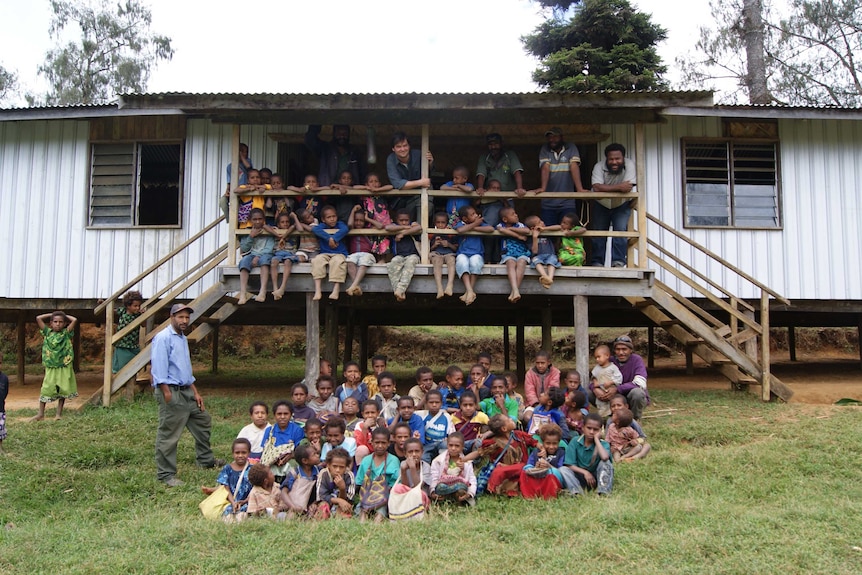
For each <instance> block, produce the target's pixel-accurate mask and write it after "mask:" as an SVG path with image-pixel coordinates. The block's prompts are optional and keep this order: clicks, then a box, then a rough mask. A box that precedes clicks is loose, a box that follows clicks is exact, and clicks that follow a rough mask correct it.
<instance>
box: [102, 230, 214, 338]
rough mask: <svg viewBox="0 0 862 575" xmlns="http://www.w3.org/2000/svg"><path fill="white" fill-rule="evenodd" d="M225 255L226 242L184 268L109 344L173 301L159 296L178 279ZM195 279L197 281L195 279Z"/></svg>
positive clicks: (145, 304) (180, 279) (170, 298)
mask: <svg viewBox="0 0 862 575" xmlns="http://www.w3.org/2000/svg"><path fill="white" fill-rule="evenodd" d="M226 255H227V244H223V245H222V246H221V247H220V248H219V249H217V250H216V251H214V252H213V253H211V254H210V255H209V256H207V257H206V258H205V259H204V260H202V261H201V262H199V263H198V264H197V265H195V266H193V267H191V268H189V269H188V270H186V273H184V274H182V275H180V276H179V277H177V278H175V279H174V280H173V281H172V282H171V283H170V284H168V287H167V288H164V289H162V290H161V291H160V292H159V293H158V294H157V295H154V296H153V297H151V298H150V299H148V300H147V301H146V302H145V303H144V304H143V306H142V307H144V308H145V311H144V312H143V313H142V314H141V315H140V316H138V317H137V318H136V319H135V320H134V321H132V322H131V323H129V324H127V325H126V326H125V327H124V328H123V329H121V330H120V331H118V332H117V333H116V334H114V336H113V339H111V345H113V344H115V343H117V342H119V341H120V340H121V339H123V338H124V337H126V335H128V334H130V333H131V332H132V330H135V329H139V328H140V327H141V326H142V325H143V324H144V322H145V321H147V319H149V318H150V317H152V316H153V315H155V314H156V312H158V311H159V310H160V309H162V308H163V307H165V306H166V305H167V304H169V303H171V302H172V301H173V296H172V297H169V298H165V299H160V298H161V296H162V295H164V294H165V293H167V291H168V290H170V289H171V288H173V287H174V286H175V285H177V284H178V283H179V282H180V281H182V280H183V279H185V278H187V277H188V275H189V274H190V273H191V272H192V271H193V270H195V269H198V268H200V267H203V266H205V265H207V264H208V263H210V262H212V261H213V260H215V261H216V263H218V262H221V261H222V260H224V259H225V256H226ZM211 269H212V267H210V268H209V269H208V271H209V270H211ZM198 279H200V278H198ZM195 281H197V279H196V280H195ZM185 289H186V288H183V290H181V291H180V292H179V293H182V292H183V291H185ZM111 301H113V300H111Z"/></svg>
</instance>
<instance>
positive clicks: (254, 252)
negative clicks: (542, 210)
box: [236, 208, 275, 305]
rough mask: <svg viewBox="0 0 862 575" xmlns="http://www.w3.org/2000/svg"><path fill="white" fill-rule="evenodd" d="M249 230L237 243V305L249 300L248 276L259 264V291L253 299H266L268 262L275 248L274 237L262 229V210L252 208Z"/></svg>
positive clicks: (259, 300)
mask: <svg viewBox="0 0 862 575" xmlns="http://www.w3.org/2000/svg"><path fill="white" fill-rule="evenodd" d="M249 219H250V221H251V230H250V231H249V232H248V235H247V236H245V237H244V238H242V241H240V243H239V249H240V252H241V253H242V254H243V256H242V259H241V260H240V262H239V300H238V301H237V302H236V303H237V305H245V303H246V302H247V301H248V300H249V297H248V294H247V293H246V292H247V291H248V278H249V276H250V275H251V270H252V269H254V268H256V267H258V266H260V292H259V293H258V294H257V296H256V297H255V298H254V301H256V302H259V303H263V302H264V301H266V286H267V282H268V281H269V264H270V263H271V262H272V253H273V250H274V249H275V238H274V237H273V236H271V235H264V234H266V230H264V224H265V221H264V216H263V210H261V209H260V208H254V209H253V210H251V214H250V215H249Z"/></svg>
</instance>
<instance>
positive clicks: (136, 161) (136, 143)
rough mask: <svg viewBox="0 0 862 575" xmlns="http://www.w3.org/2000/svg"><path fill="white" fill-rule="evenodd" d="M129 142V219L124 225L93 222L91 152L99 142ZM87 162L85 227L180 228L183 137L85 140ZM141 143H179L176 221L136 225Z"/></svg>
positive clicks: (101, 228)
mask: <svg viewBox="0 0 862 575" xmlns="http://www.w3.org/2000/svg"><path fill="white" fill-rule="evenodd" d="M127 144H131V145H132V170H133V174H132V178H133V182H132V205H131V206H130V209H131V215H132V217H131V220H132V221H131V222H129V223H123V224H99V223H93V219H92V211H91V210H92V207H93V206H92V204H93V152H94V149H95V146H98V145H127ZM88 145H89V150H88V162H87V214H86V217H87V226H86V229H89V230H133V229H134V230H154V229H155V230H178V229H182V228H183V208H184V207H185V206H184V203H185V193H184V184H185V182H184V180H185V157H186V141H185V138H167V139H157V140H150V139H118V140H106V139H96V140H93V139H91V140H90V141H89V142H88ZM142 145H153V146H158V145H177V146H179V156H180V157H179V159H178V163H179V166H178V167H179V174H178V181H177V185H178V201H177V223H176V224H138V223H137V222H138V219H139V217H140V213H139V212H140V176H141V166H140V156H141V146H142Z"/></svg>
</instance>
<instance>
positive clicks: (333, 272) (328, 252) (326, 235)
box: [311, 206, 349, 301]
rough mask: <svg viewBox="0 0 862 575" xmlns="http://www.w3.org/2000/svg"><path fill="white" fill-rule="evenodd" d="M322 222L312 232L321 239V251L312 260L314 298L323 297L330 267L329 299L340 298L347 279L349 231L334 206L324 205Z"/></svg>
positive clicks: (321, 215)
mask: <svg viewBox="0 0 862 575" xmlns="http://www.w3.org/2000/svg"><path fill="white" fill-rule="evenodd" d="M320 217H321V219H322V220H323V222H322V223H320V224H317V225H316V226H314V227H313V228H312V229H311V232H312V233H313V234H314V235H315V236H317V238H318V240H319V241H320V253H319V254H317V255H316V256H314V259H313V260H311V277H312V278H314V298H313V299H314V300H315V301H319V300H320V299H321V298H323V295H322V293H321V289H322V285H323V278H325V277H326V269H327V267H328V268H329V282H330V283H331V284H332V293H331V294H329V299H331V300H336V299H338V296H339V293H340V291H341V284H343V283H344V280H346V279H347V246H346V245H345V243H344V238H345V237H346V236H347V232H348V231H349V230H348V228H347V224H345V223H344V222H341V221H339V220H338V212H336V211H335V208H334V207H332V206H324V207H323V209H321V210H320Z"/></svg>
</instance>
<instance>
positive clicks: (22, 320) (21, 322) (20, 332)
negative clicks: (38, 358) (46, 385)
mask: <svg viewBox="0 0 862 575" xmlns="http://www.w3.org/2000/svg"><path fill="white" fill-rule="evenodd" d="M26 313H27V312H25V311H24V310H23V309H22V310H20V311H19V312H18V323H17V325H16V326H15V330H16V331H15V335H16V336H17V340H18V358H17V359H18V385H24V384H25V380H24V326H25V325H26V324H27V320H26V318H27V316H26Z"/></svg>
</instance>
